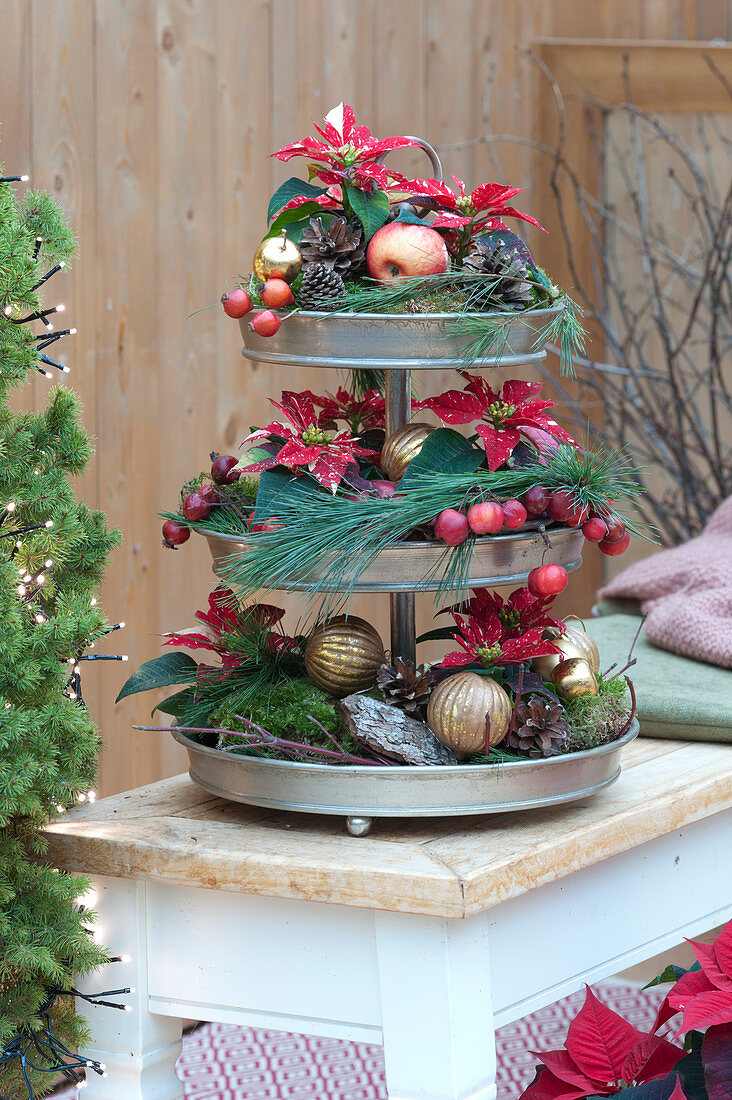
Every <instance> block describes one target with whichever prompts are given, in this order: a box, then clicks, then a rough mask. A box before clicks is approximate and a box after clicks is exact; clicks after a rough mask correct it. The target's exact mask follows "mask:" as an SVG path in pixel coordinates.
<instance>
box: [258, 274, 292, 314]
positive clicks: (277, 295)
mask: <svg viewBox="0 0 732 1100" xmlns="http://www.w3.org/2000/svg"><path fill="white" fill-rule="evenodd" d="M260 297H261V299H262V301H263V302H264V304H265V305H266V306H269V308H270V309H282V308H283V307H284V306H291V305H292V303H293V302H294V301H295V295H294V294H293V293H292V291H291V290H290V285H289V283H286V282H285V280H284V279H267V282H266V283H265V284H264V286H263V287H262V293H261V294H260Z"/></svg>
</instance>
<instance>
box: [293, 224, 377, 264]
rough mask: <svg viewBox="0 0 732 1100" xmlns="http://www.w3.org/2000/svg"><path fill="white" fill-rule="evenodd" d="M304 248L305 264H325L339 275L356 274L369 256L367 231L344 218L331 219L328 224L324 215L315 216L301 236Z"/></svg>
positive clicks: (301, 248)
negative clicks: (365, 238) (366, 241)
mask: <svg viewBox="0 0 732 1100" xmlns="http://www.w3.org/2000/svg"><path fill="white" fill-rule="evenodd" d="M300 251H301V252H302V258H303V260H304V261H305V263H316V264H324V265H325V267H330V268H333V270H334V271H337V272H338V274H339V275H355V273H356V271H357V270H358V268H359V267H361V265H362V264H363V262H364V259H365V256H366V252H365V249H364V241H363V230H362V229H361V227H360V226H358V225H349V224H348V222H347V221H346V220H345V218H341V217H334V218H331V220H330V223H329V224H328V225H324V224H323V219H322V218H311V219H310V226H309V228H308V229H305V230H303V234H302V236H301V237H300Z"/></svg>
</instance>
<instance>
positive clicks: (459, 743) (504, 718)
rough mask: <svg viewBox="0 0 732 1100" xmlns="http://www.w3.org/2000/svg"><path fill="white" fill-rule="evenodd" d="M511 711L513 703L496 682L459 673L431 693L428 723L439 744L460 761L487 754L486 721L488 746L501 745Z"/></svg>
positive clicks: (466, 673)
mask: <svg viewBox="0 0 732 1100" xmlns="http://www.w3.org/2000/svg"><path fill="white" fill-rule="evenodd" d="M511 710H512V707H511V700H510V699H509V697H508V695H507V694H506V692H505V691H504V690H503V688H502V687H501V686H500V684H497V683H496V681H495V680H491V678H490V677H489V676H478V674H477V673H476V672H456V673H455V675H454V676H449V677H448V678H447V679H446V680H443V681H442V683H441V684H438V685H437V687H436V688H434V690H433V691H432V694H431V695H430V701H429V704H428V706H427V723H428V725H429V727H430V729H431V730H432V732H433V733H434V735H435V737H436V738H437V740H438V741H441V742H442V744H443V745H447V747H448V748H449V749H452V751H453V752H454V753H455V755H456V756H458V757H461V756H467V755H468V754H469V753H471V752H483V751H484V750H485V747H486V720H488V721H489V723H490V726H489V736H488V744H489V745H497V744H498V743H499V742H500V741H502V740H503V738H504V737H505V736H506V734H507V733H508V726H509V723H510V721H511Z"/></svg>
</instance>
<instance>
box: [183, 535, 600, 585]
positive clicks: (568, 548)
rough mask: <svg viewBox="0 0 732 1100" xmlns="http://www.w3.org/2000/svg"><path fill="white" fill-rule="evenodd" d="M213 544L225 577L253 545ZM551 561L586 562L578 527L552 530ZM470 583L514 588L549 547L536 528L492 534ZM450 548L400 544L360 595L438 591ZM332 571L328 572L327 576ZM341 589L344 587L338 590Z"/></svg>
mask: <svg viewBox="0 0 732 1100" xmlns="http://www.w3.org/2000/svg"><path fill="white" fill-rule="evenodd" d="M200 533H201V534H204V535H205V537H206V539H207V540H208V545H209V549H210V550H211V556H212V558H213V562H214V564H213V570H214V573H217V574H220V573H221V570H222V568H223V567H224V566H225V564H226V560H227V558H229V557H231V556H232V555H234V554H246V553H247V550H248V548H249V546H250V543H248V542H247V540H246V538H242V537H240V536H238V535H220V534H212V533H211V532H208V531H207V532H200ZM547 536H548V538H549V542H550V544H551V550H550V553H549V557H550V559H551V561H552V562H554V563H555V564H556V565H563V566H564V567H565V569H567V570H569V571H570V572H571V571H572V570H573V569H576V568H577V567H578V566H579V565H580V564H581V562H582V544H583V542H584V536H583V534H582V531H581V529H580V528H578V527H557V528H549V529H548V530H547ZM474 547H475V549H474V551H473V555H472V558H471V561H470V568H469V573H468V583H469V586H470V587H473V588H474V587H478V586H483V585H500V584H514V583H517V582H519V581H522V580H525V579H526V577H527V575H528V573H529V571H530V570H531V569H534V568H536V567H537V566H539V565H541V564H542V560H543V557H544V552H545V550H546V544H545V542H544V539H543V538H542V536H541V534H540V533H539V531H538V530H536V529H533V530H532V529H524V530H521V531H516V532H515V533H513V534H510V535H491V536H490V537H487V538H478V539H476V540H475V543H474ZM447 549H448V548H447V547H446V546H445V545H444V544H443V543H438V542H400V543H399V544H398V545H395V546H393V547H388V548H387V549H386V550H382V551H381V553H380V554H378V555H377V557H375V558H374V560H373V561H372V562H370V563H369V565H367V566H366V568H365V569H364V571H363V572H362V573H361V575H360V577H359V578H358V580H357V582H356V584H355V585H354V586H353V591H354V592H414V591H417V590H419V591H422V592H434V591H436V590H437V589H438V588H439V587H440V582H441V579H442V573H443V569H442V563H443V561H444V558H445V552H446V550H447ZM325 571H327V570H324V572H325ZM278 587H279V588H280V589H282V590H285V591H289V592H307V591H308V590H310V589H311V588H312V587H313V585H312V583H311V582H309V581H307V580H305V579H298V578H297V577H293V578H292V579H291V580H290V581H289V582H288V583H287V584H286V585H284V584H283V585H279V586H278ZM338 587H341V586H338ZM338 587H336V586H333V588H330V587H329V586H328V584H321V585H318V588H319V590H320V591H326V592H327V591H338Z"/></svg>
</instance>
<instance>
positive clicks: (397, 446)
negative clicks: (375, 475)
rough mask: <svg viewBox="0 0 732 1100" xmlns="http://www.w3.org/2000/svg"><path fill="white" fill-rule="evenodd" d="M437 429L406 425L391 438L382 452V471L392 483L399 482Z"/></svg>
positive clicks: (398, 429) (430, 426)
mask: <svg viewBox="0 0 732 1100" xmlns="http://www.w3.org/2000/svg"><path fill="white" fill-rule="evenodd" d="M434 430H435V429H434V428H433V427H432V425H431V424H420V423H419V422H415V423H413V424H404V425H403V426H402V427H401V428H397V430H396V431H395V432H394V433H393V434H392V435H390V436H389V438H388V439H387V441H386V443H385V444H384V446H383V447H382V450H381V462H380V463H379V465H380V466H381V469H382V470H383V472H384V473H385V474H386V476H387V477H388V478H389V480H390V481H399V479H400V478H401V477H402V476H403V474H404V471H405V470H406V468H407V466H408V465H409V463H410V462H411V461H412V459H413V458H416V457H417V455H418V454H419V452H420V451H421V450H422V447H423V445H424V441H425V439H426V438H427V436H428V435H431V434H432V432H433V431H434Z"/></svg>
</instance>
